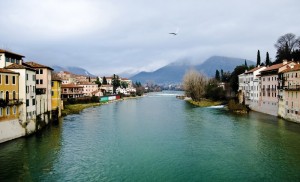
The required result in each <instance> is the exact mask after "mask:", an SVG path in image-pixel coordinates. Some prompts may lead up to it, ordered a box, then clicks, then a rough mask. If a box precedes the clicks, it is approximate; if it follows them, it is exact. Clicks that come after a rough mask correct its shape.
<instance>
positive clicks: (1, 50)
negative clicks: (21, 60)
mask: <svg viewBox="0 0 300 182" xmlns="http://www.w3.org/2000/svg"><path fill="white" fill-rule="evenodd" d="M0 53H8V54H13V55H15V56H20V57H25V56H23V55H20V54H16V53H13V52H10V51H7V50H4V49H0Z"/></svg>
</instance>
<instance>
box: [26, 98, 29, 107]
mask: <svg viewBox="0 0 300 182" xmlns="http://www.w3.org/2000/svg"><path fill="white" fill-rule="evenodd" d="M28 106H29V99H26V107H28Z"/></svg>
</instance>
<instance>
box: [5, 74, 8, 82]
mask: <svg viewBox="0 0 300 182" xmlns="http://www.w3.org/2000/svg"><path fill="white" fill-rule="evenodd" d="M5 84H8V75H5Z"/></svg>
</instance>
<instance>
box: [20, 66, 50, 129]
mask: <svg viewBox="0 0 300 182" xmlns="http://www.w3.org/2000/svg"><path fill="white" fill-rule="evenodd" d="M24 65H28V66H30V67H32V68H34V69H35V70H36V107H37V111H36V112H37V116H38V117H39V119H41V120H42V121H44V122H45V123H46V124H48V122H49V120H50V119H51V111H52V101H51V100H52V99H51V74H52V71H53V69H52V68H50V67H48V66H45V65H42V64H38V63H35V62H26V63H24Z"/></svg>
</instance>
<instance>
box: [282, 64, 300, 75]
mask: <svg viewBox="0 0 300 182" xmlns="http://www.w3.org/2000/svg"><path fill="white" fill-rule="evenodd" d="M298 70H300V64H296V65H294V66H288V67H287V69H285V70H283V71H281V73H286V72H291V71H298Z"/></svg>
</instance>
